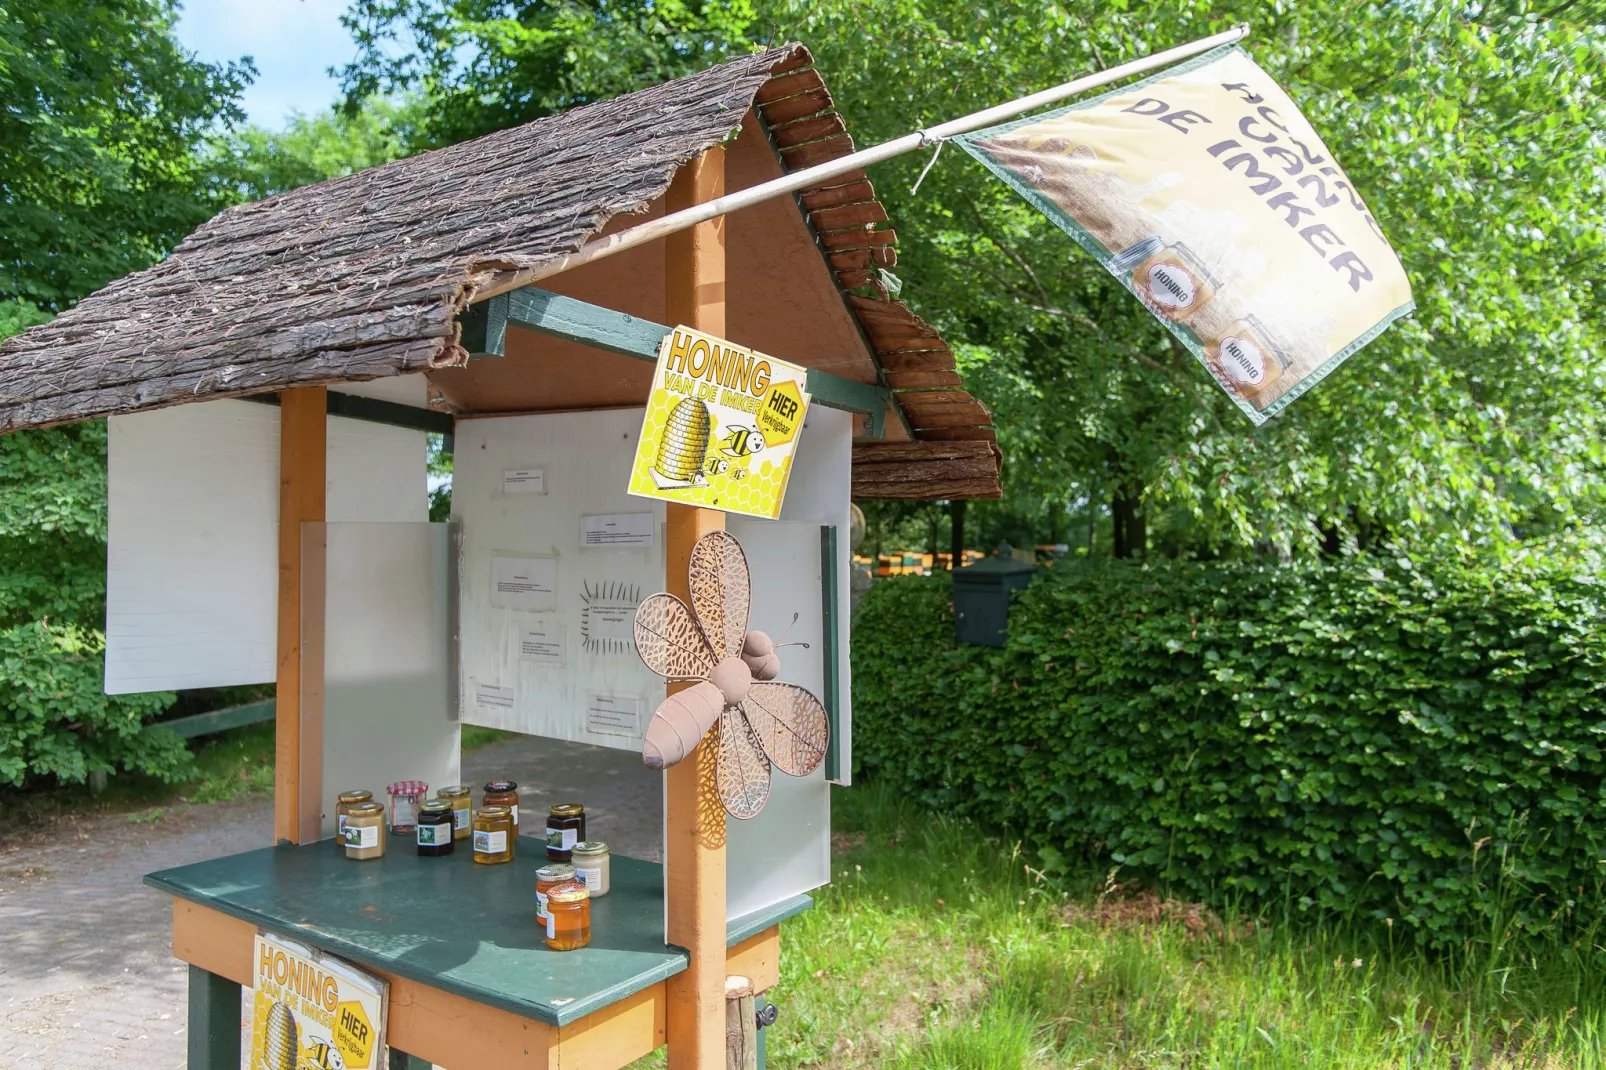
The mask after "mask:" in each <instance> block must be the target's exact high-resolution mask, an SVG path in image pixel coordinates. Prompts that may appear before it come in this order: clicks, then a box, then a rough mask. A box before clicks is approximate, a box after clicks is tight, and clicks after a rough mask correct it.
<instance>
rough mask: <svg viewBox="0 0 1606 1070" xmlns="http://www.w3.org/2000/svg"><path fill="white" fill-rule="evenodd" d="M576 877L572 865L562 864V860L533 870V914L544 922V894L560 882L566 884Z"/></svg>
mask: <svg viewBox="0 0 1606 1070" xmlns="http://www.w3.org/2000/svg"><path fill="white" fill-rule="evenodd" d="M575 879H576V877H575V874H574V867H573V866H568V865H564V864H563V863H562V862H553V863H552V864H550V865H545V866H542V867H541V868H540V869H538V870H536V871H535V914H536V917H538V918H540V919H541V924H542V925H545V924H546V895H547V893H548V892H550V891H551V890H552V889H554V888H556V887H557V886H558V885H560V884H568V883H570V882H572V881H574V880H575Z"/></svg>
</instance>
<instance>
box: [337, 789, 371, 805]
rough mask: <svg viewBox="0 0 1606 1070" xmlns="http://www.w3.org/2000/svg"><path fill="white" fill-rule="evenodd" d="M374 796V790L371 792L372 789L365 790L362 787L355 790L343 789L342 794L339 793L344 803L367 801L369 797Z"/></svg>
mask: <svg viewBox="0 0 1606 1070" xmlns="http://www.w3.org/2000/svg"><path fill="white" fill-rule="evenodd" d="M373 797H374V793H373V792H371V791H363V790H361V789H357V790H353V791H343V792H341V793H340V795H339V800H340V801H341V802H343V803H359V802H367V801H368V800H369V799H372V798H373Z"/></svg>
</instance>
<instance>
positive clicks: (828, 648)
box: [820, 524, 842, 780]
mask: <svg viewBox="0 0 1606 1070" xmlns="http://www.w3.org/2000/svg"><path fill="white" fill-rule="evenodd" d="M836 581H837V538H836V525H835V524H821V525H820V602H821V607H820V620H821V622H822V624H821V628H820V631H821V632H822V635H821V646H822V647H823V648H824V652H823V653H822V654H821V657H822V658H823V659H824V664H825V696H824V702H825V715H826V717H827V718H829V719H830V724H831V740H830V742H829V743H828V744H827V745H826V750H825V779H827V780H840V779H841V778H842V751H841V748H840V746H839V744H838V743H837V740H838V739H839V738H840V736H841V732H842V714H841V710H842V667H841V666H840V665H839V664H838V663H837V656H838V654H839V652H840V651H839V649H838V647H837V632H838V629H839V628H840V626H841V625H840V621H839V619H838V616H839V614H840V613H841V612H842V609H841V605H842V603H841V598H840V595H839V593H838V591H837V586H836Z"/></svg>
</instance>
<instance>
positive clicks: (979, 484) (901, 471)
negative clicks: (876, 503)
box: [853, 441, 1002, 499]
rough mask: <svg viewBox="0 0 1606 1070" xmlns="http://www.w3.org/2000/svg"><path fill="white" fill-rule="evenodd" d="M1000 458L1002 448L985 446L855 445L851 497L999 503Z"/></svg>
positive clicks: (968, 443) (977, 443) (973, 443)
mask: <svg viewBox="0 0 1606 1070" xmlns="http://www.w3.org/2000/svg"><path fill="white" fill-rule="evenodd" d="M1000 457H1001V455H1000V454H999V452H998V447H997V446H996V445H994V444H993V443H991V442H985V441H959V442H857V443H854V446H853V496H854V497H855V498H859V499H887V498H901V499H932V498H938V499H940V498H949V499H952V498H998V497H1001V496H1002V492H1001V491H1000V489H999V486H998V472H999V462H1000Z"/></svg>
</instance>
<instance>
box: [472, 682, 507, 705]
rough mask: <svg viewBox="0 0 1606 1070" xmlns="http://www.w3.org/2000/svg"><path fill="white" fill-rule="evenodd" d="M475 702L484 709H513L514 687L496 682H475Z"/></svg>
mask: <svg viewBox="0 0 1606 1070" xmlns="http://www.w3.org/2000/svg"><path fill="white" fill-rule="evenodd" d="M474 704H475V705H476V706H478V707H479V708H480V709H482V710H511V709H512V708H513V689H512V688H511V687H497V686H496V685H494V684H475V685H474Z"/></svg>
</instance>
